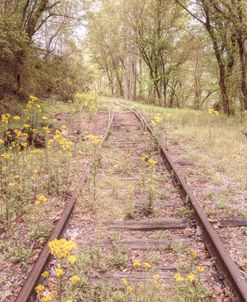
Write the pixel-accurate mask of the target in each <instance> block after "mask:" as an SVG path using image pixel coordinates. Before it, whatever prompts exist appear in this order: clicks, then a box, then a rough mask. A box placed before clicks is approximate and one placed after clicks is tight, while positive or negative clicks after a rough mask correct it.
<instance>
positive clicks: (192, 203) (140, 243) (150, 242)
mask: <svg viewBox="0 0 247 302" xmlns="http://www.w3.org/2000/svg"><path fill="white" fill-rule="evenodd" d="M133 113H134V115H135V117H136V118H137V120H138V121H139V122H140V123H141V124H142V125H144V126H145V128H146V129H148V130H149V132H150V134H151V135H152V136H153V137H154V139H155V141H156V143H157V144H158V146H159V148H160V152H161V156H162V158H163V160H164V162H165V164H166V167H167V169H168V170H169V171H170V173H171V175H172V178H173V181H174V184H175V185H176V187H178V188H179V191H180V194H181V196H182V198H183V199H184V201H185V203H186V205H189V207H190V208H191V209H193V214H194V218H195V221H196V224H198V225H199V226H200V229H202V231H203V236H202V237H203V240H204V242H205V246H206V248H207V250H208V252H209V254H210V256H211V257H212V259H214V263H215V265H216V266H217V269H218V271H219V273H220V274H221V276H222V277H223V278H224V279H226V280H228V285H229V286H230V287H231V288H232V289H233V290H234V292H235V294H236V296H237V297H238V301H247V285H246V282H245V280H244V278H243V276H242V274H241V272H240V270H239V268H238V267H237V265H236V264H235V263H234V261H233V260H232V259H231V257H230V255H229V254H228V253H227V251H226V250H225V248H224V246H223V244H222V242H221V240H220V238H219V237H218V235H217V234H216V232H215V230H214V229H213V227H212V225H211V223H210V222H209V221H208V220H207V218H206V215H205V214H204V212H203V210H202V208H201V207H200V206H199V204H198V202H197V201H196V199H195V197H194V196H193V194H192V193H191V191H190V189H189V187H188V185H187V184H186V183H185V181H184V179H183V178H182V176H181V175H180V173H179V171H178V170H177V168H176V167H175V166H174V164H173V162H172V161H171V159H170V157H169V154H168V152H167V151H166V149H165V148H164V147H163V146H162V144H161V143H160V141H159V140H158V138H156V137H155V136H154V134H153V131H152V128H151V127H150V126H149V124H148V122H147V121H146V120H145V118H144V117H143V116H142V115H141V114H140V113H138V112H137V111H134V112H133ZM129 114H132V113H130V112H129ZM113 120H114V117H113V115H109V121H108V127H107V131H106V135H105V137H104V141H106V140H107V138H108V134H109V131H110V128H111V125H112V124H113ZM125 126H128V127H132V126H133V129H134V128H135V129H136V131H137V130H138V127H137V125H136V124H134V125H131V124H130V125H128V124H123V125H121V123H119V124H116V125H115V127H114V128H115V130H116V131H119V130H120V129H121V128H122V127H125ZM102 146H103V144H102ZM119 146H120V147H121V148H135V147H136V146H138V142H136V141H133V142H128V141H127V142H125V141H124V140H123V138H122V137H121V140H119ZM89 173H90V167H89V169H88V171H87V172H86V173H85V174H84V175H83V176H82V177H81V179H80V183H79V185H78V187H77V188H78V189H77V190H76V191H75V192H74V194H73V195H72V196H71V198H70V201H69V202H68V207H67V208H66V209H65V211H64V213H63V216H62V217H61V219H60V221H59V222H58V224H57V226H56V228H55V230H54V232H53V234H52V235H51V237H50V239H49V241H50V240H53V239H55V238H59V237H60V236H61V234H62V232H63V231H64V229H65V226H66V224H67V222H68V221H69V219H70V216H71V213H72V211H73V208H74V205H75V201H76V198H77V196H78V194H79V192H80V190H81V188H82V186H83V184H84V183H85V181H86V179H87V177H88V175H89ZM195 221H194V220H192V219H175V218H165V217H162V218H159V219H154V218H152V219H147V220H145V219H143V220H121V221H111V222H109V223H107V224H105V225H104V229H105V230H106V232H109V231H110V230H119V231H121V232H130V234H132V235H133V233H135V232H141V233H142V234H147V232H153V231H156V230H168V229H171V230H183V229H185V230H186V229H187V230H189V229H191V228H195V227H196V225H195ZM213 223H215V224H217V225H218V227H225V226H243V225H246V221H244V220H239V221H236V220H225V221H219V222H218V221H217V222H213ZM143 236H145V235H143ZM179 241H181V243H182V244H183V245H185V246H186V245H193V242H192V240H191V239H187V238H182V239H180V240H179ZM176 243H177V240H173V239H171V240H164V239H154V238H149V237H146V238H145V240H143V237H142V236H140V239H138V238H135V237H134V236H133V238H129V239H122V240H116V241H115V242H114V244H115V245H119V246H126V247H128V248H130V249H131V250H140V251H150V250H152V249H153V250H156V249H158V250H159V249H162V250H171V248H172V246H173V245H174V244H176ZM101 244H102V246H103V247H104V248H108V247H111V246H112V245H113V242H112V241H109V240H107V241H103V242H102V243H101ZM48 260H49V251H48V248H47V247H45V249H44V250H43V251H42V253H41V254H40V257H39V259H38V261H37V262H36V264H35V265H34V267H33V270H32V271H31V273H30V275H29V277H28V278H27V280H26V282H25V284H24V287H23V288H22V290H21V292H20V294H19V296H18V298H17V300H16V302H26V301H30V297H31V296H32V293H33V289H34V287H35V285H36V283H37V281H38V280H39V277H40V274H41V273H42V271H43V270H44V268H45V266H46V264H47V263H48ZM206 265H208V262H206ZM210 265H211V264H210ZM159 270H160V271H161V273H160V277H161V278H163V279H164V280H165V281H166V282H167V284H169V283H170V282H171V280H172V273H171V272H174V271H176V267H175V266H174V265H172V264H171V265H164V266H163V267H162V266H160V267H159ZM122 278H127V279H129V280H133V282H134V281H136V282H137V283H139V282H142V281H143V280H148V279H152V274H151V273H141V272H135V273H131V272H116V271H115V272H113V273H111V272H107V273H105V274H102V275H101V277H100V278H98V279H97V278H96V279H97V280H94V278H92V281H93V282H98V281H100V280H103V281H109V280H114V281H115V282H118V283H119V281H120V280H121V279H122ZM205 278H206V277H205ZM115 282H113V283H115Z"/></svg>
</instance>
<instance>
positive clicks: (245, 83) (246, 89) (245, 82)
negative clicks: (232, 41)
mask: <svg viewBox="0 0 247 302" xmlns="http://www.w3.org/2000/svg"><path fill="white" fill-rule="evenodd" d="M238 46H239V56H240V68H241V91H242V95H243V100H242V103H243V106H244V110H247V76H246V64H247V58H246V57H247V56H246V54H245V49H244V43H243V42H242V41H241V40H240V39H239V40H238Z"/></svg>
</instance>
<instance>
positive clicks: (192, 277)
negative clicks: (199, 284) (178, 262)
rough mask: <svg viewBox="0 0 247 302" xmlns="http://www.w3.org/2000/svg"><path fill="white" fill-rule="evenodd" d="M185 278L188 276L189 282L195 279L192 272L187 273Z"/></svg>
mask: <svg viewBox="0 0 247 302" xmlns="http://www.w3.org/2000/svg"><path fill="white" fill-rule="evenodd" d="M187 278H188V280H189V281H190V282H193V281H195V279H196V275H195V274H193V273H189V274H188V276H187Z"/></svg>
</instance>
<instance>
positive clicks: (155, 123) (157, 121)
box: [151, 115, 161, 127]
mask: <svg viewBox="0 0 247 302" xmlns="http://www.w3.org/2000/svg"><path fill="white" fill-rule="evenodd" d="M160 122H161V118H160V116H159V115H155V116H154V118H153V119H152V120H151V124H152V126H153V127H155V126H157V125H158V124H160Z"/></svg>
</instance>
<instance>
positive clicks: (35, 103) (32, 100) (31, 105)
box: [25, 95, 42, 113]
mask: <svg viewBox="0 0 247 302" xmlns="http://www.w3.org/2000/svg"><path fill="white" fill-rule="evenodd" d="M31 109H36V110H37V111H38V112H40V113H41V112H42V110H41V105H40V104H39V99H38V98H37V97H36V96H34V95H31V96H30V97H29V100H28V103H27V106H26V108H25V110H26V111H27V110H31Z"/></svg>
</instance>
